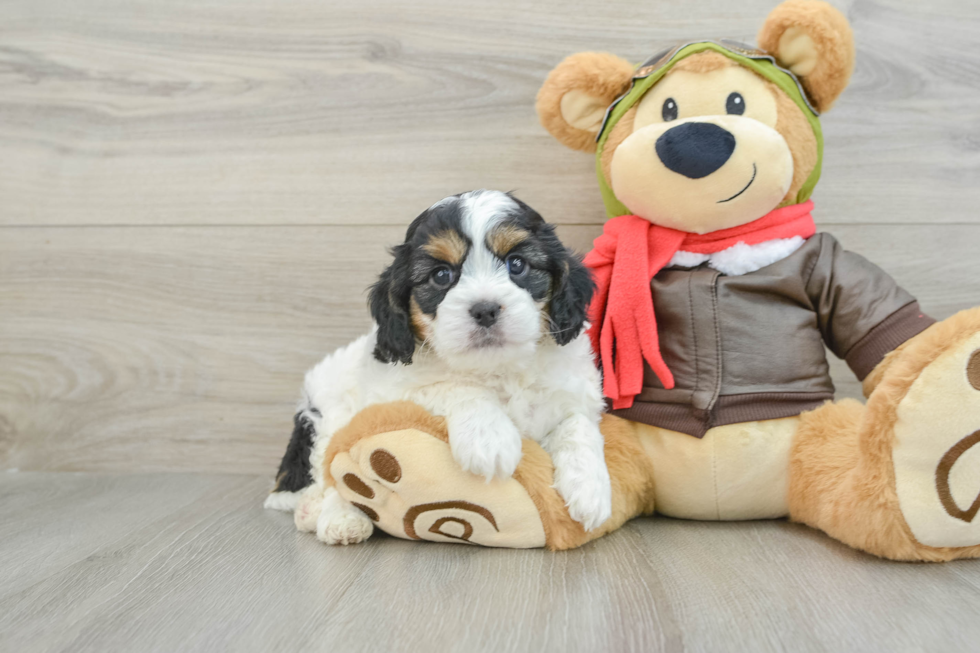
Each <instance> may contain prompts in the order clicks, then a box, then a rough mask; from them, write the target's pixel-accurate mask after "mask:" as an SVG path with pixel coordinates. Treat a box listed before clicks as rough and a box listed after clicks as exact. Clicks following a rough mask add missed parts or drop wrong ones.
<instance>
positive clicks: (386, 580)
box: [0, 472, 980, 653]
mask: <svg viewBox="0 0 980 653" xmlns="http://www.w3.org/2000/svg"><path fill="white" fill-rule="evenodd" d="M267 484H268V481H267V479H265V478H262V477H255V476H231V475H225V476H222V475H213V474H208V475H205V474H183V475H177V474H140V475H109V474H94V473H24V472H21V473H17V474H6V475H3V476H0V559H2V560H3V561H4V563H3V566H2V568H0V649H2V650H4V651H72V652H82V651H99V652H101V651H207V652H212V651H222V650H227V651H310V650H313V651H315V650H324V651H327V650H329V651H459V652H460V653H469V652H472V651H569V652H571V651H642V652H644V653H654V652H658V651H769V650H780V651H782V650H791V651H865V652H871V651H889V652H890V651H908V650H926V651H944V652H947V651H976V650H977V644H976V642H977V641H978V639H980V622H978V620H977V618H976V616H977V607H978V601H977V596H978V591H980V565H977V564H975V563H974V562H972V561H968V562H957V563H950V564H945V565H916V564H895V563H889V562H884V561H881V560H877V559H874V558H871V557H869V556H867V555H864V554H861V553H857V552H855V551H852V550H850V549H848V548H846V547H844V546H843V545H841V544H838V543H836V542H834V541H832V540H830V539H828V538H826V537H824V536H822V535H821V534H820V533H817V532H815V531H812V530H810V529H808V528H806V527H804V526H798V525H791V524H788V523H785V522H775V521H769V522H746V523H715V524H706V523H695V522H684V521H676V520H669V519H659V518H658V519H643V520H637V521H635V522H633V523H631V524H629V525H627V526H626V527H625V528H623V529H622V530H621V531H619V532H617V533H614V534H612V535H610V536H609V537H606V538H603V539H601V540H598V541H596V542H594V543H592V544H590V545H588V546H586V547H585V548H583V549H579V550H576V551H568V552H563V553H558V554H554V553H548V552H546V551H542V550H530V551H509V550H499V549H481V548H477V547H470V546H467V545H463V544H431V543H416V542H405V541H402V540H396V539H393V538H387V537H376V538H372V539H371V540H369V541H368V542H366V543H364V544H360V545H355V546H350V547H334V548H330V547H326V546H324V545H322V544H320V543H319V542H318V541H317V540H316V539H315V538H314V537H313V536H312V535H309V534H301V533H298V532H296V531H295V530H294V529H293V528H292V525H291V523H290V522H291V519H290V518H289V517H288V516H286V515H284V514H282V513H275V512H270V511H264V510H262V509H261V507H260V503H261V499H262V496H263V494H264V493H265V490H266V487H267Z"/></svg>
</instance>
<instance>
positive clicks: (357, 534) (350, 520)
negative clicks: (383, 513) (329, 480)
mask: <svg viewBox="0 0 980 653" xmlns="http://www.w3.org/2000/svg"><path fill="white" fill-rule="evenodd" d="M373 532H374V523H373V522H372V521H371V520H370V519H368V518H367V517H366V516H365V515H364V513H363V512H361V511H360V510H358V509H357V508H355V507H354V506H352V505H351V504H349V503H347V502H346V501H344V499H343V497H341V496H340V494H339V493H338V492H337V490H336V489H334V488H332V487H328V488H326V489H325V490H324V491H323V502H322V503H321V508H320V517H319V519H318V520H317V523H316V536H317V539H319V540H320V541H321V542H324V543H326V544H357V543H358V542H363V541H364V540H366V539H367V538H369V537H371V533H373Z"/></svg>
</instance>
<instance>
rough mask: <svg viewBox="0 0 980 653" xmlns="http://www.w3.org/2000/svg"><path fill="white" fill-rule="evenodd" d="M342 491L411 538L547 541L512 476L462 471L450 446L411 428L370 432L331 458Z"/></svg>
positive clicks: (381, 523)
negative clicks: (484, 475)
mask: <svg viewBox="0 0 980 653" xmlns="http://www.w3.org/2000/svg"><path fill="white" fill-rule="evenodd" d="M330 476H331V477H332V478H333V479H334V482H335V487H336V489H337V491H338V492H339V493H340V495H341V496H342V497H343V498H344V499H345V500H347V501H348V502H350V503H351V504H353V505H354V506H356V507H357V508H358V509H360V510H361V511H362V512H363V513H364V514H365V515H367V516H368V517H369V518H370V519H371V520H372V521H373V522H374V523H375V525H376V526H377V527H379V528H380V529H381V530H383V531H385V532H386V533H388V534H390V535H394V536H395V537H400V538H403V539H408V540H429V541H433V542H457V543H467V544H480V545H483V546H495V547H509V548H535V547H541V546H544V545H545V532H544V527H543V525H542V522H541V517H540V514H539V513H538V509H537V507H536V506H535V504H534V502H533V501H532V499H531V497H530V495H528V493H527V490H525V489H524V487H523V486H522V485H521V484H520V483H519V482H518V481H517V480H515V479H513V478H508V479H493V480H492V481H490V482H489V483H488V482H487V481H486V480H485V479H484V478H482V477H479V476H475V475H473V474H470V473H468V472H465V471H463V470H462V469H461V468H460V467H459V465H458V464H457V463H456V461H455V460H454V459H453V456H452V453H451V451H450V449H449V444H448V443H447V442H445V441H443V440H442V439H440V438H438V437H436V436H434V435H431V434H429V433H426V432H424V431H422V430H419V429H415V428H409V429H402V430H398V431H388V432H384V433H378V434H375V435H368V436H366V437H363V438H360V439H358V440H357V441H356V442H354V443H353V444H352V445H351V446H350V448H349V449H347V450H346V451H339V452H338V453H337V455H336V456H334V458H333V460H332V461H331V463H330Z"/></svg>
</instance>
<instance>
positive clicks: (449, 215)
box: [265, 190, 611, 544]
mask: <svg viewBox="0 0 980 653" xmlns="http://www.w3.org/2000/svg"><path fill="white" fill-rule="evenodd" d="M392 254H393V255H394V259H395V260H394V262H393V263H392V264H391V266H390V267H388V269H387V270H385V271H384V272H383V273H382V274H381V277H380V279H379V280H378V282H377V283H376V284H375V285H374V286H373V288H372V289H371V293H370V299H369V303H370V307H371V315H372V316H373V317H374V320H375V322H376V327H375V328H374V329H373V330H372V331H371V332H370V333H368V334H367V335H364V336H362V337H360V338H358V339H357V340H355V341H354V342H352V343H351V344H349V345H347V346H346V347H342V348H340V349H338V350H337V351H335V352H334V353H332V354H330V355H328V356H327V357H326V358H324V359H323V361H321V362H320V363H319V364H318V365H316V366H315V367H314V368H313V369H311V370H310V371H309V372H308V373H307V374H306V379H305V382H304V387H303V398H302V400H301V403H300V408H299V412H298V413H297V414H296V417H295V419H294V422H295V429H294V431H293V436H292V439H291V441H290V443H289V447H288V448H287V450H286V455H285V456H284V457H283V461H282V465H281V466H280V468H279V474H278V476H277V484H276V489H275V490H274V491H273V493H272V494H271V495H270V496H269V498H268V499H267V500H266V503H265V505H266V507H267V508H277V509H281V510H295V511H296V524H297V527H298V528H300V529H301V530H316V533H317V536H318V537H319V538H320V539H321V540H323V541H324V542H327V543H328V544H350V543H354V542H360V541H361V540H364V539H365V538H367V537H368V536H370V535H371V532H372V531H373V525H372V522H371V521H370V520H369V519H368V518H367V517H366V516H365V515H364V514H363V513H361V512H360V511H359V510H358V509H357V508H355V507H354V506H351V505H349V504H348V503H346V502H345V501H344V500H343V499H341V497H340V495H339V494H338V493H337V491H336V490H335V489H333V488H326V489H325V488H324V483H323V474H324V470H323V456H324V452H325V450H326V448H327V444H328V442H329V441H330V438H331V436H332V435H333V433H334V432H336V431H337V430H338V429H339V428H341V427H343V426H344V425H345V424H347V423H348V422H349V421H350V419H351V418H352V417H353V416H354V415H355V414H356V413H357V412H358V411H360V410H361V409H363V408H364V407H366V406H368V405H371V404H376V403H382V402H388V401H395V400H410V401H414V402H416V403H418V404H419V405H421V406H423V407H425V408H426V409H428V410H429V411H431V412H432V413H434V414H436V415H442V416H445V418H446V420H447V424H448V427H449V445H450V447H451V449H452V453H453V456H454V457H455V459H456V460H457V461H458V462H459V464H460V465H461V466H462V467H463V469H466V470H468V471H470V472H472V473H474V474H478V475H481V476H485V477H486V478H487V479H488V480H489V479H490V478H492V477H494V476H499V477H509V476H510V475H511V474H513V472H514V470H515V468H516V467H517V464H518V462H519V461H520V458H521V436H522V435H523V436H524V437H527V438H531V439H533V440H535V441H537V442H539V443H540V444H541V446H542V447H543V448H544V450H545V451H547V452H548V454H550V455H551V458H552V461H553V462H554V466H555V487H556V489H557V490H558V492H559V493H561V496H562V497H563V498H564V499H565V502H566V504H567V506H568V511H569V514H570V515H571V516H572V518H574V519H575V520H577V521H579V522H580V523H582V525H583V526H584V527H585V528H586V529H588V530H591V529H594V528H596V527H597V526H599V525H600V524H602V523H603V522H604V521H605V520H606V519H607V518H608V517H609V516H610V514H611V489H610V484H609V474H608V471H607V470H606V465H605V458H604V453H603V438H602V434H601V433H600V432H599V419H600V415H601V413H602V410H603V408H604V402H603V398H602V392H601V380H600V377H599V372H598V370H597V369H596V367H595V364H594V362H593V356H592V351H591V347H590V345H589V340H588V337H587V336H586V335H585V334H584V333H583V327H584V324H585V320H586V310H587V307H588V305H589V301H590V299H591V297H592V291H593V283H592V279H591V276H590V275H589V272H588V270H586V269H585V268H584V267H583V265H582V263H581V262H580V260H579V259H578V258H577V257H576V256H574V255H573V254H572V253H571V252H569V251H568V250H567V249H565V247H564V246H563V245H562V243H561V242H560V241H559V240H558V238H557V237H556V236H555V232H554V228H553V227H552V226H551V225H549V224H547V223H545V222H544V220H543V219H542V218H541V216H540V215H538V214H537V213H536V212H535V211H534V210H533V209H531V208H530V207H529V206H527V205H526V204H524V203H523V202H521V201H520V200H517V199H515V198H514V197H512V196H510V195H509V194H506V193H502V192H498V191H482V190H481V191H473V192H469V193H464V194H461V195H454V196H452V197H448V198H446V199H444V200H442V201H440V202H438V203H436V204H434V205H433V206H431V207H430V208H429V209H428V210H426V211H425V212H423V213H422V214H421V215H419V216H418V217H417V218H416V219H415V220H414V221H413V222H412V224H411V225H410V226H409V228H408V232H407V234H406V236H405V242H404V243H403V244H402V245H398V246H397V247H395V248H394V249H393V250H392Z"/></svg>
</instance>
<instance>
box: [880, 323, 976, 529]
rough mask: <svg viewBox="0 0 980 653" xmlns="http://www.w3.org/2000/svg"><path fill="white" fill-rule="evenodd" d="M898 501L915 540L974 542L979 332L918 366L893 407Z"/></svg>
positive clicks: (893, 454)
mask: <svg viewBox="0 0 980 653" xmlns="http://www.w3.org/2000/svg"><path fill="white" fill-rule="evenodd" d="M896 415H897V418H898V419H897V421H896V423H895V445H894V448H893V450H892V461H893V465H894V468H895V484H896V490H897V493H898V500H899V505H900V507H901V510H902V515H903V516H904V517H905V521H906V523H907V524H908V525H909V528H910V529H911V531H912V534H913V535H914V536H915V538H916V540H918V541H919V542H920V543H921V544H924V545H926V546H932V547H964V546H973V545H977V544H980V515H978V512H980V446H978V445H980V334H973V335H971V336H969V337H968V338H966V339H964V340H961V341H960V342H958V343H955V344H953V345H952V346H951V347H950V348H948V349H947V350H946V351H944V352H942V353H941V354H940V355H939V356H938V357H937V358H936V359H935V360H934V361H933V362H932V363H930V364H929V365H928V366H926V368H925V369H923V370H922V372H921V374H920V375H919V377H918V378H917V379H916V380H915V381H914V382H913V383H912V385H911V387H910V388H909V390H908V392H907V393H906V395H905V397H904V398H903V399H902V401H901V402H900V403H899V405H898V408H897V410H896Z"/></svg>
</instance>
